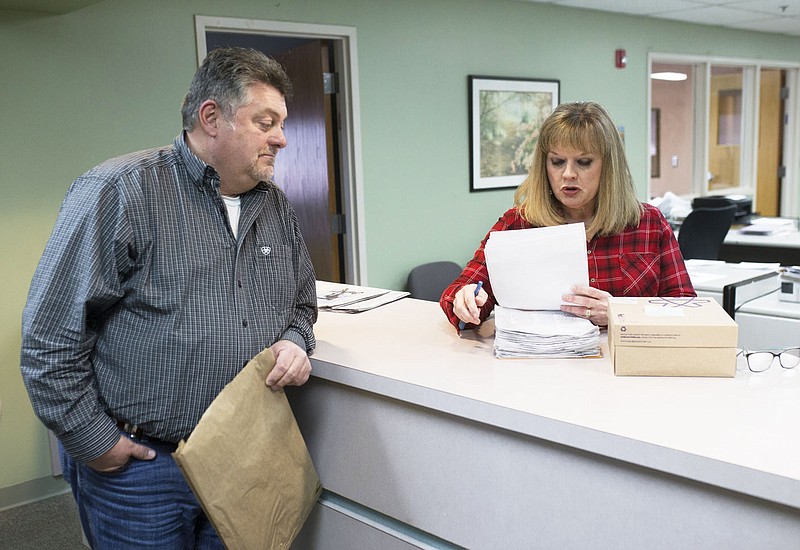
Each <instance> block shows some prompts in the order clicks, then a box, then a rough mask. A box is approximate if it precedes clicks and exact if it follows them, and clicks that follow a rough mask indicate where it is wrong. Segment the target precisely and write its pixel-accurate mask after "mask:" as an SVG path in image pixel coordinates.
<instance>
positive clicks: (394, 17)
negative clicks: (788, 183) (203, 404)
mask: <svg viewBox="0 0 800 550" xmlns="http://www.w3.org/2000/svg"><path fill="white" fill-rule="evenodd" d="M745 3H747V2H745ZM750 3H751V4H752V2H750ZM781 4H788V5H789V6H791V9H793V10H794V15H795V17H797V16H798V12H799V11H800V4H798V3H797V2H781ZM39 6H43V7H44V8H45V9H46V10H48V9H49V10H51V11H50V12H49V13H48V12H47V11H45V12H41V13H31V12H24V11H19V9H20V7H27V8H30V7H39ZM54 6H58V7H57V8H55V7H54ZM53 10H55V11H53ZM198 15H200V16H207V17H221V18H239V19H245V20H257V21H273V22H287V23H298V24H308V25H326V26H335V27H342V28H347V29H349V30H348V32H349V33H350V37H351V45H352V47H353V49H352V52H353V53H354V54H355V56H354V57H353V58H352V59H351V61H352V62H353V66H352V67H351V73H353V76H355V77H357V78H356V80H355V84H356V88H355V89H354V90H352V95H351V98H352V101H353V102H354V105H352V111H351V115H353V116H354V118H353V119H352V122H353V127H352V136H351V137H352V138H353V139H354V143H355V147H354V149H355V150H354V151H351V152H350V154H351V157H350V159H351V161H352V162H351V165H350V166H349V169H350V170H351V173H350V176H351V178H352V179H353V180H354V181H356V184H354V185H356V186H355V187H353V189H352V190H351V192H352V194H353V197H351V199H352V201H353V204H356V205H357V212H350V214H351V216H353V217H354V218H357V224H356V225H355V226H354V230H355V229H357V233H358V235H357V237H358V242H357V243H355V245H354V246H356V247H357V248H358V251H359V252H358V258H356V259H355V260H352V272H351V273H349V275H348V276H349V278H351V279H352V280H351V281H349V282H359V283H361V284H368V285H370V286H380V287H387V288H394V289H402V288H403V286H404V284H405V278H406V275H407V273H408V271H409V269H411V267H413V266H414V265H417V264H420V263H424V262H427V261H433V260H440V259H444V260H453V261H456V262H458V263H460V264H462V265H463V263H465V262H466V261H467V259H468V258H469V257H471V254H472V253H473V251H474V249H475V247H476V246H477V244H478V241H479V240H480V239H481V238H482V237H483V236H484V234H485V231H486V230H487V229H488V228H489V227H490V226H491V225H492V223H493V222H494V221H496V219H497V217H498V216H499V215H500V214H501V213H502V212H504V211H505V210H506V209H507V208H509V207H510V206H511V204H512V201H513V189H503V190H494V191H484V192H477V193H474V192H470V175H469V162H470V157H469V148H470V141H469V115H468V99H467V77H468V75H486V76H497V77H515V78H533V79H554V80H558V81H559V82H560V95H561V97H560V99H561V101H575V100H593V101H597V102H599V103H602V104H604V105H605V106H606V107H607V108H608V109H609V111H610V112H611V114H612V116H613V117H614V119H615V121H616V122H617V124H618V125H620V126H621V127H622V128H623V130H624V136H625V144H626V149H627V153H628V157H629V160H630V164H631V169H632V172H633V176H634V179H635V180H636V183H637V189H638V193H639V196H640V198H641V199H643V200H645V199H647V198H648V194H649V193H650V189H649V185H650V171H651V165H650V157H649V147H650V137H649V131H650V123H649V120H650V116H651V113H650V104H649V85H650V81H649V77H648V71H649V64H650V56H651V55H653V54H659V55H660V54H664V55H663V59H665V60H670V59H677V60H678V61H680V60H684V61H685V60H687V59H688V60H693V59H695V58H696V57H702V58H704V59H709V60H721V61H726V60H729V61H731V62H733V63H739V64H740V65H741V64H747V63H754V62H757V61H758V60H762V61H765V62H768V64H771V65H777V66H784V67H790V68H791V67H794V68H797V67H798V66H800V54H799V53H798V52H800V36H792V35H786V34H780V33H766V32H758V31H749V30H740V29H732V28H725V27H719V26H710V25H703V24H696V23H691V22H681V21H670V20H664V19H656V18H652V17H643V16H635V15H625V14H620V13H608V12H598V11H592V10H587V9H578V8H573V7H569V6H566V5H555V4H551V3H535V2H526V1H516V0H404V1H393V0H369V1H363V0H337V1H336V2H330V1H327V0H280V1H274V2H261V1H257V0H231V1H229V2H225V3H220V2H215V1H212V0H178V1H171V2H163V1H159V0H102V1H88V0H82V1H81V0H75V1H64V2H56V1H52V2H47V1H45V2H22V1H20V2H14V1H3V2H0V51H2V52H3V56H2V59H1V60H0V74H2V81H1V82H2V84H0V120H2V121H3V127H4V132H2V134H0V150H2V158H3V161H2V162H0V186H2V190H3V195H4V200H3V201H2V204H1V205H0V210H2V215H1V216H0V224H2V231H1V232H0V241H1V242H2V251H3V259H2V262H0V270H2V274H3V275H2V281H3V285H2V288H0V293H1V294H2V301H1V303H2V304H3V307H2V310H0V361H2V367H1V368H0V407H1V409H0V457H1V458H0V464H2V467H0V509H2V508H5V507H8V506H13V505H15V504H18V503H20V502H25V501H28V500H33V499H36V498H40V497H42V496H46V495H48V494H53V493H55V492H60V491H63V489H64V485H63V482H61V481H60V480H58V479H55V478H53V477H52V475H51V462H50V449H49V441H48V437H47V432H46V430H45V429H44V427H43V426H42V425H41V424H40V423H39V421H38V420H37V419H36V417H35V416H34V414H33V412H32V409H31V407H30V404H29V401H28V398H27V395H26V392H25V390H24V387H23V384H22V380H21V377H20V375H19V368H18V363H19V346H20V315H21V311H22V308H23V305H24V302H25V297H26V293H27V290H28V285H29V282H30V278H31V276H32V274H33V271H34V269H35V266H36V263H37V261H38V259H39V256H40V254H41V251H42V249H43V247H44V244H45V242H46V240H47V238H48V236H49V233H50V230H51V229H52V226H53V223H54V221H55V218H56V215H57V213H58V209H59V205H60V203H61V200H62V198H63V196H64V193H65V192H66V190H67V188H68V186H69V185H70V183H71V182H72V181H73V179H74V178H75V177H77V176H78V175H80V174H81V173H83V172H84V171H86V170H87V169H89V168H91V167H92V166H94V165H96V164H97V163H99V162H101V161H103V160H105V159H107V158H110V157H113V156H116V155H120V154H123V153H127V152H130V151H134V150H139V149H144V148H149V147H153V146H157V145H163V144H168V143H169V142H170V141H171V140H172V139H173V138H174V137H175V136H176V135H177V134H178V132H179V131H180V124H181V120H180V114H179V108H180V103H181V100H182V98H183V95H184V93H185V91H186V88H187V86H188V83H189V81H190V79H191V77H192V74H193V73H194V70H195V68H196V66H197V62H198V41H197V36H196V25H195V17H196V16H198ZM618 49H624V50H625V52H626V57H627V66H626V67H625V68H617V67H616V66H615V52H616V50H618ZM742 61H744V62H742ZM745 62H746V63H745ZM793 105H795V106H796V105H797V101H796V100H795V102H794V103H793ZM788 114H789V115H790V116H793V117H796V116H797V114H798V113H797V112H796V111H795V112H791V113H788ZM290 115H291V104H290ZM289 147H290V148H291V147H292V144H291V143H290V144H289ZM300 154H301V156H302V152H300ZM797 162H798V156H797V155H795V156H794V157H793V163H794V164H793V165H792V166H790V167H789V168H790V169H791V170H792V171H793V172H794V173H795V174H796V173H797V172H798V171H800V166H798V165H797ZM690 177H692V176H690ZM794 181H795V182H796V181H797V179H796V177H795V179H794ZM287 186H291V182H287ZM790 196H792V197H793V203H792V204H788V205H784V208H785V211H786V212H788V213H789V214H792V215H794V216H797V212H798V211H800V192H797V190H796V189H795V190H794V192H793V193H792V194H791V195H790ZM351 223H354V222H353V220H351ZM387 330H391V327H387Z"/></svg>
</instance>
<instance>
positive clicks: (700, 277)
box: [686, 260, 780, 319]
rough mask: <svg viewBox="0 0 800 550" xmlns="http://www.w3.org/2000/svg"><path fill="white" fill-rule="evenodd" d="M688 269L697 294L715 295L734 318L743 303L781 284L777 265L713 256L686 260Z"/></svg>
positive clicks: (713, 296) (776, 288) (775, 288)
mask: <svg viewBox="0 0 800 550" xmlns="http://www.w3.org/2000/svg"><path fill="white" fill-rule="evenodd" d="M686 271H688V273H689V278H690V279H691V281H692V286H693V287H694V289H695V291H696V292H697V295H698V296H705V297H710V298H714V299H715V300H716V301H717V302H719V304H720V305H721V306H722V307H723V309H724V310H725V311H726V312H728V315H730V316H731V318H733V319H736V311H737V310H738V309H739V307H740V306H741V304H743V303H747V302H749V301H750V300H753V299H754V298H758V297H759V296H764V295H765V294H769V293H770V292H775V291H776V290H778V288H779V287H780V278H779V276H778V272H777V271H775V270H774V269H762V268H755V267H747V266H745V265H744V264H742V265H740V264H730V263H725V262H722V261H714V260H686Z"/></svg>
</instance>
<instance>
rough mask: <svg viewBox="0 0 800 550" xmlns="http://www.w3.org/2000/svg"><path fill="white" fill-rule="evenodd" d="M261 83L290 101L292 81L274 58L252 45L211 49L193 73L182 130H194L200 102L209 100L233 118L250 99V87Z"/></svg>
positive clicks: (183, 110)
mask: <svg viewBox="0 0 800 550" xmlns="http://www.w3.org/2000/svg"><path fill="white" fill-rule="evenodd" d="M258 83H261V84H266V85H268V86H272V87H273V88H275V89H276V90H278V91H279V92H280V93H281V94H282V95H283V96H284V98H285V99H286V101H287V102H288V101H289V100H290V99H291V97H292V82H291V81H290V80H289V77H288V76H286V72H285V71H284V70H283V67H281V65H280V63H278V62H277V61H275V60H274V59H272V58H270V57H267V56H266V55H264V54H263V53H261V52H259V51H257V50H253V49H250V48H217V49H215V50H212V51H211V52H209V54H208V55H207V56H206V58H205V59H204V60H203V63H202V64H201V65H200V67H199V68H198V69H197V72H196V73H195V74H194V78H193V79H192V83H191V84H190V86H189V91H188V92H187V93H186V97H185V98H184V99H183V105H182V106H181V116H182V118H183V129H184V130H187V131H188V130H192V129H194V127H195V125H196V124H197V116H198V112H199V110H200V105H202V104H203V102H204V101H207V100H209V99H211V100H214V101H215V102H216V103H217V105H219V107H220V109H221V110H222V115H223V116H224V117H225V118H228V119H230V118H231V117H232V116H233V114H234V113H235V112H236V110H237V109H238V108H239V107H241V106H242V104H243V103H244V102H245V101H246V100H247V93H248V89H249V87H250V86H252V85H253V84H258Z"/></svg>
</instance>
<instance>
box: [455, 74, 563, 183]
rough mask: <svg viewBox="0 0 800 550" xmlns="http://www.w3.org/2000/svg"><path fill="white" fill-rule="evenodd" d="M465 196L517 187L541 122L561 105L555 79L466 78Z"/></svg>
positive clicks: (529, 161) (521, 179)
mask: <svg viewBox="0 0 800 550" xmlns="http://www.w3.org/2000/svg"><path fill="white" fill-rule="evenodd" d="M468 79H469V109H470V111H469V115H470V116H469V130H470V191H485V190H488V189H505V188H509V187H517V186H518V185H519V184H520V183H522V181H523V180H524V179H525V176H526V175H527V174H528V168H529V167H530V165H531V161H532V160H533V149H534V146H535V145H536V140H537V139H538V137H539V129H540V128H541V126H542V122H544V119H545V118H547V116H548V115H549V114H550V113H551V112H552V111H553V109H555V108H556V106H557V105H558V103H559V100H560V93H559V82H560V81H558V80H538V79H537V80H534V79H527V78H503V77H489V76H474V75H470V76H469V77H468Z"/></svg>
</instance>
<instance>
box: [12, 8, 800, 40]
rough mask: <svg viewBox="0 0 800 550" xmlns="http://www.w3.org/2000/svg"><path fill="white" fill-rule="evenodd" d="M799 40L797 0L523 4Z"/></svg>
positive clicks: (45, 10)
mask: <svg viewBox="0 0 800 550" xmlns="http://www.w3.org/2000/svg"><path fill="white" fill-rule="evenodd" d="M100 1H102V0H0V11H4V10H9V11H26V12H35V13H42V14H62V13H68V12H71V11H75V10H79V9H81V8H85V7H86V6H90V5H92V4H97V3H98V2H100ZM525 1H528V2H537V3H540V4H558V5H560V6H568V7H572V8H585V9H592V10H600V11H609V12H615V13H625V14H628V15H639V16H646V17H656V18H659V19H670V20H674V21H684V22H688V23H698V24H702V25H715V26H722V27H730V28H734V29H742V30H750V31H761V32H771V33H778V34H788V35H793V36H800V0H714V1H711V0H525Z"/></svg>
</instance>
